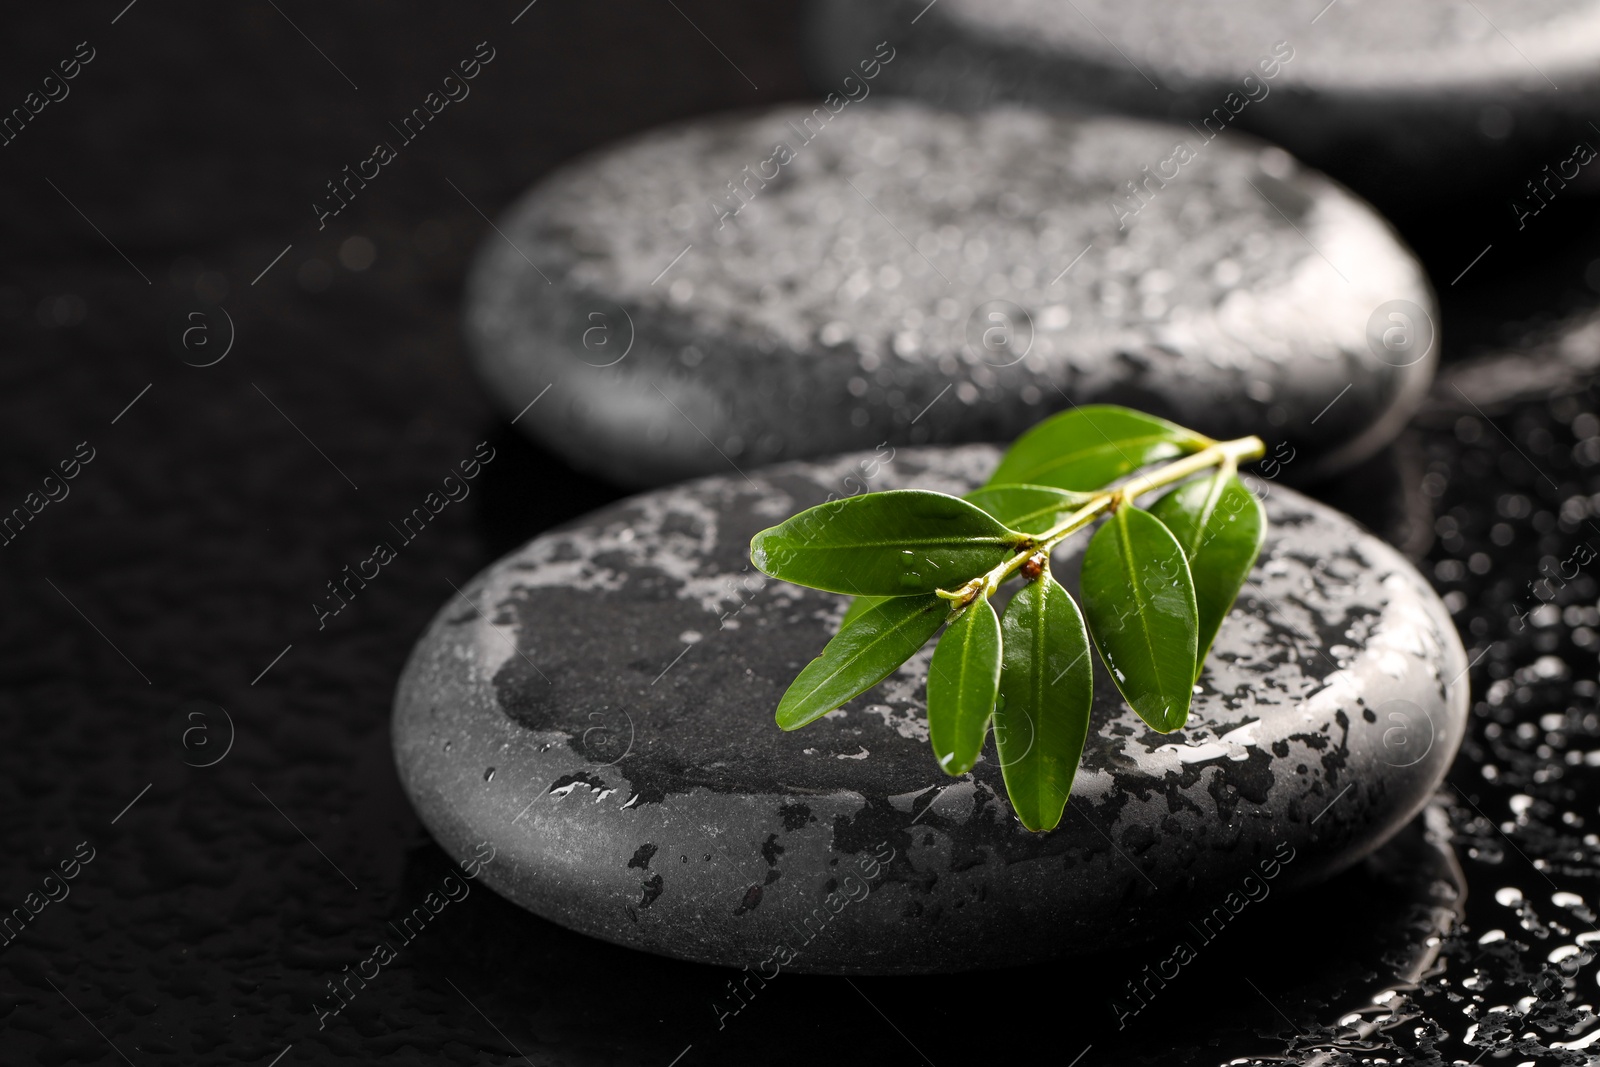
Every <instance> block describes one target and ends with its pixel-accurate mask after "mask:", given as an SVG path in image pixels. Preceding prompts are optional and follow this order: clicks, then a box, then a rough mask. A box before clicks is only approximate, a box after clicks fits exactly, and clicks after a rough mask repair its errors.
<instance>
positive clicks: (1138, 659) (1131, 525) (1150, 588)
mask: <svg viewBox="0 0 1600 1067" xmlns="http://www.w3.org/2000/svg"><path fill="white" fill-rule="evenodd" d="M1080 585H1081V587H1082V589H1083V607H1084V611H1085V613H1086V614H1087V615H1088V617H1089V632H1090V633H1092V634H1093V635H1094V643H1095V645H1096V646H1098V647H1099V649H1100V657H1101V658H1102V659H1103V660H1105V664H1106V667H1107V669H1108V670H1110V672H1111V677H1112V679H1113V680H1114V681H1115V682H1116V683H1117V688H1118V689H1120V690H1121V691H1122V696H1123V698H1124V699H1125V700H1127V702H1128V704H1129V706H1130V707H1132V708H1133V710H1134V711H1136V712H1138V713H1139V717H1140V718H1141V719H1143V720H1144V721H1145V722H1147V723H1149V724H1150V727H1151V728H1152V729H1154V730H1159V731H1160V732H1161V733H1170V732H1171V731H1173V730H1176V729H1178V728H1179V727H1181V726H1182V725H1183V724H1184V723H1185V722H1186V721H1187V720H1188V718H1189V699H1190V697H1191V696H1192V695H1193V686H1194V664H1195V648H1196V641H1197V635H1198V633H1199V629H1200V622H1199V615H1198V611H1197V608H1196V606H1195V596H1194V579H1193V578H1192V577H1191V576H1190V574H1189V561H1188V559H1187V558H1186V557H1185V556H1184V553H1183V546H1182V545H1180V544H1178V540H1177V538H1175V537H1174V536H1173V535H1172V531H1170V530H1168V529H1167V528H1166V526H1164V525H1162V523H1161V520H1159V519H1157V518H1156V517H1155V516H1154V515H1151V514H1150V513H1149V512H1148V511H1141V510H1140V509H1139V508H1136V507H1134V506H1133V505H1131V504H1125V505H1123V506H1122V507H1120V508H1118V509H1117V511H1116V513H1115V514H1113V515H1112V516H1111V517H1110V518H1109V519H1107V520H1106V521H1105V523H1104V524H1103V525H1102V526H1101V527H1100V529H1099V530H1097V531H1095V535H1094V537H1093V538H1091V539H1090V541H1089V548H1088V550H1087V551H1086V552H1084V554H1083V574H1082V578H1081V579H1080Z"/></svg>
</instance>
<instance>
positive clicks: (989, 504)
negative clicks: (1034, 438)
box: [962, 485, 1094, 534]
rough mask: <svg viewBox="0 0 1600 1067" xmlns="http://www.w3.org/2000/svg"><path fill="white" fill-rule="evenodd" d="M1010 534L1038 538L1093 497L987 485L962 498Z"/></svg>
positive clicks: (1043, 487)
mask: <svg viewBox="0 0 1600 1067" xmlns="http://www.w3.org/2000/svg"><path fill="white" fill-rule="evenodd" d="M962 499H963V500H967V501H970V502H971V503H974V504H976V505H978V506H979V507H980V508H982V509H983V510H984V511H987V512H988V513H989V514H991V515H993V516H994V517H995V518H997V519H999V520H1000V521H1001V522H1003V523H1005V524H1006V525H1007V526H1009V527H1011V528H1012V529H1013V530H1021V531H1022V532H1023V533H1031V534H1041V533H1044V532H1045V531H1046V530H1048V529H1050V527H1052V526H1054V525H1055V524H1056V523H1058V522H1060V521H1061V519H1062V517H1063V516H1064V515H1066V514H1067V513H1068V512H1072V511H1076V510H1077V509H1079V508H1081V507H1083V505H1085V504H1087V503H1088V502H1089V501H1091V500H1093V499H1094V494H1093V493H1070V492H1068V491H1067V490H1065V489H1052V488H1050V487H1049V486H1047V485H991V486H985V487H984V488H982V489H978V490H975V491H974V492H971V493H968V494H967V495H966V496H964V497H962Z"/></svg>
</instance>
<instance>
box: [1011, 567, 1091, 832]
mask: <svg viewBox="0 0 1600 1067" xmlns="http://www.w3.org/2000/svg"><path fill="white" fill-rule="evenodd" d="M1000 633H1001V639H1002V641H1003V643H1004V647H1005V654H1004V659H1003V663H1004V670H1002V671H1001V672H1000V699H999V702H998V703H997V704H996V705H995V711H994V739H995V748H996V749H997V751H998V752H999V754H1000V769H1001V773H1002V774H1003V775H1004V776H1005V781H1006V793H1007V794H1009V795H1010V797H1011V807H1012V808H1013V810H1015V811H1016V813H1017V818H1018V819H1019V820H1020V821H1021V822H1022V825H1023V826H1026V827H1027V828H1028V829H1030V830H1053V829H1055V827H1056V824H1057V823H1059V822H1060V821H1061V813H1062V811H1063V810H1064V809H1065V807H1066V804H1067V797H1068V795H1069V794H1071V792H1072V779H1073V776H1074V775H1075V774H1077V771H1078V759H1079V758H1080V757H1081V756H1082V755H1083V741H1084V738H1085V737H1087V736H1088V734H1089V709H1090V706H1091V705H1092V704H1093V702H1094V672H1093V669H1092V665H1091V663H1090V661H1089V637H1088V634H1086V633H1085V632H1084V628H1083V616H1082V615H1081V614H1079V612H1078V605H1077V604H1075V603H1073V601H1072V597H1070V596H1069V595H1067V591H1066V590H1065V589H1063V588H1061V586H1060V585H1058V584H1057V583H1056V580H1055V579H1054V578H1052V577H1051V576H1050V575H1049V573H1048V572H1047V573H1045V574H1044V575H1042V576H1041V577H1040V578H1039V579H1038V580H1037V581H1032V582H1029V583H1027V584H1026V585H1024V586H1023V587H1022V589H1021V590H1019V591H1018V592H1017V595H1016V596H1014V597H1012V598H1011V603H1010V605H1008V606H1007V607H1006V613H1005V616H1004V618H1002V619H1001V621H1000Z"/></svg>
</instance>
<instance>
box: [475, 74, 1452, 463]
mask: <svg viewBox="0 0 1600 1067" xmlns="http://www.w3.org/2000/svg"><path fill="white" fill-rule="evenodd" d="M894 62H898V60H895V61H894ZM892 66H893V63H890V64H887V65H884V66H883V68H882V69H883V70H888V69H890V68H891V67H892ZM880 76H881V75H880ZM834 99H835V101H840V100H843V98H842V97H836V98H834ZM838 106H839V112H838V114H837V115H832V114H831V113H830V110H829V107H828V106H826V105H825V106H822V107H821V108H820V110H817V111H813V110H811V109H808V108H803V107H793V106H791V107H785V108H779V109H776V110H770V111H763V112H759V113H753V114H742V115H736V116H731V117H720V118H713V119H704V120H697V121H695V122H692V123H688V124H684V125H680V126H676V127H670V128H667V129H663V130H659V131H655V132H652V133H648V134H646V135H644V136H642V137H639V138H636V139H634V140H632V141H629V142H626V143H623V144H621V145H618V146H615V147H612V148H609V149H607V150H605V151H602V152H600V153H598V154H596V155H593V156H590V157H588V158H586V159H583V160H580V161H578V162H576V163H573V164H571V165H569V166H567V167H565V168H564V169H562V170H560V171H558V172H557V173H555V174H554V175H552V176H550V177H549V178H547V179H545V180H544V181H543V182H541V183H540V184H539V185H538V186H536V187H535V188H534V189H533V190H532V191H531V192H530V193H529V194H528V195H527V196H526V197H525V198H524V199H523V200H522V201H521V202H520V203H518V204H517V205H516V206H515V207H513V208H512V209H511V210H510V212H509V213H508V215H507V216H506V217H505V218H504V219H502V220H501V222H500V229H501V230H502V231H504V234H503V237H502V236H501V235H499V234H491V235H490V236H489V237H487V238H486V239H485V242H484V244H483V248H482V251H481V252H480V254H479V257H478V260H477V263H476V266H475V268H474V270H473V272H472V276H471V280H470V282H469V286H468V300H467V310H466V329H467V334H468V339H469V341H470V344H471V348H472V350H473V354H474V358H475V362H476V364H477V367H478V369H479V371H480V373H481V375H482V376H483V378H484V379H485V380H486V382H487V383H488V385H489V387H490V392H491V393H492V395H493V396H494V398H495V400H496V401H497V402H498V403H499V405H500V406H501V408H502V410H503V411H504V412H505V413H506V414H507V415H508V416H516V415H518V413H520V412H522V411H523V410H524V409H526V408H527V405H528V404H529V402H530V401H532V400H534V399H535V398H536V397H542V399H540V400H539V403H538V406H537V407H534V408H531V409H527V414H526V415H524V416H522V417H521V418H518V419H517V425H518V426H519V427H520V428H522V429H524V430H526V431H527V432H528V433H530V434H532V435H534V436H535V437H537V438H538V439H539V440H541V441H543V442H544V443H545V444H547V445H548V446H549V447H551V448H552V449H554V450H556V451H558V452H560V453H562V454H563V455H565V456H566V457H567V458H568V459H569V460H570V461H571V462H572V463H574V464H576V465H579V466H581V467H584V468H587V469H590V470H594V471H597V472H599V473H601V474H603V475H605V476H606V477H609V478H611V479H613V480H616V481H619V482H623V483H627V484H633V485H651V484H660V483H663V482H668V481H674V480H678V479H681V478H684V477H689V476H694V475H700V474H708V473H718V472H727V471H729V470H730V467H729V463H730V461H731V462H732V463H735V464H737V465H738V466H739V467H741V468H748V467H752V466H757V465H761V464H765V463H768V462H773V461H777V460H783V459H795V458H805V457H810V456H816V455H830V454H836V453H839V452H842V451H846V450H850V449H856V448H864V449H870V448H874V447H876V446H877V445H879V444H880V443H884V442H887V443H888V444H890V445H900V444H905V443H907V442H910V443H930V442H931V443H962V442H968V441H998V440H1010V439H1012V438H1014V437H1016V436H1017V435H1018V434H1020V433H1021V432H1022V431H1023V430H1025V429H1027V428H1028V427H1029V426H1031V425H1033V424H1034V423H1035V422H1037V421H1038V420H1039V419H1040V418H1042V417H1044V416H1045V415H1047V414H1049V413H1050V412H1052V411H1056V410H1060V409H1064V408H1066V407H1069V406H1071V404H1075V403H1076V404H1082V403H1089V402H1093V401H1110V402H1116V403H1126V404H1130V405H1132V406H1135V407H1140V408H1143V409H1145V410H1149V411H1153V412H1156V413H1160V414H1165V415H1168V416H1170V417H1172V418H1174V419H1177V420H1178V421H1180V422H1182V423H1184V424H1185V425H1189V426H1193V427H1195V428H1197V429H1200V430H1203V431H1205V432H1207V433H1210V434H1212V435H1214V436H1218V437H1232V436H1238V435H1242V434H1246V433H1261V434H1262V435H1263V436H1265V437H1267V438H1268V439H1269V440H1270V441H1272V442H1273V443H1274V444H1276V443H1278V442H1279V441H1280V440H1287V441H1288V442H1289V447H1290V448H1292V449H1294V450H1295V454H1296V456H1297V459H1296V461H1295V463H1294V464H1292V465H1291V467H1290V469H1289V472H1288V474H1289V477H1291V478H1293V479H1298V480H1306V479H1309V478H1311V477H1314V476H1316V475H1318V474H1320V473H1325V472H1326V471H1329V470H1332V469H1335V468H1339V467H1344V466H1348V465H1349V464H1352V463H1354V462H1356V461H1359V460H1360V459H1361V458H1363V457H1364V456H1366V455H1370V454H1371V453H1372V452H1374V451H1375V450H1377V449H1378V448H1379V447H1381V446H1382V445H1383V444H1384V442H1385V441H1387V440H1388V439H1389V438H1390V437H1392V436H1393V435H1394V434H1395V433H1396V432H1397V431H1398V429H1399V427H1400V426H1401V425H1402V424H1403V423H1404V421H1405V418H1406V416H1407V415H1408V414H1409V412H1410V411H1411V409H1412V407H1413V406H1414V405H1415V404H1416V402H1417V401H1418V400H1419V399H1420V397H1421V396H1422V395H1423V393H1424V392H1425V390H1426V387H1427V383H1428V381H1429V379H1430V376H1431V373H1432V369H1433V365H1434V362H1435V353H1436V350H1437V347H1438V346H1437V343H1436V334H1435V331H1434V330H1433V328H1432V325H1431V323H1432V321H1433V318H1434V316H1433V300H1432V297H1431V295H1430V292H1429V289H1428V287H1427V283H1426V282H1425V280H1424V278H1423V275H1422V272H1421V270H1420V268H1419V267H1418V265H1417V264H1416V262H1415V261H1414V259H1413V258H1412V257H1411V255H1410V254H1409V252H1407V251H1406V249H1404V248H1403V247H1402V246H1401V245H1400V244H1399V242H1398V241H1397V239H1396V238H1395V237H1394V235H1393V234H1392V232H1391V231H1390V230H1389V228H1388V226H1387V225H1386V224H1385V223H1384V222H1383V220H1381V219H1380V218H1379V217H1378V216H1377V215H1375V214H1374V213H1373V212H1372V211H1371V209H1370V208H1368V207H1367V206H1366V205H1364V204H1362V203H1361V202H1360V201H1357V200H1355V199H1354V198H1352V197H1351V196H1350V195H1349V194H1348V193H1346V192H1344V191H1343V190H1342V189H1340V188H1339V187H1337V186H1336V185H1334V184H1333V183H1331V182H1329V181H1328V180H1326V179H1325V178H1323V177H1321V176H1320V175H1318V174H1316V173H1314V172H1312V171H1308V170H1304V169H1302V168H1300V167H1299V166H1298V165H1297V164H1295V163H1294V161H1293V160H1291V159H1290V158H1289V157H1288V156H1286V155H1285V154H1284V153H1283V152H1282V151H1281V150H1277V149H1268V148H1264V147H1263V146H1262V145H1261V144H1259V143H1258V142H1254V141H1250V140H1246V139H1242V138H1222V139H1219V140H1217V141H1216V142H1214V143H1212V144H1209V145H1207V146H1205V147H1204V148H1203V149H1201V150H1199V151H1198V152H1196V153H1195V155H1194V158H1192V159H1189V160H1188V161H1187V162H1181V161H1177V160H1176V159H1175V157H1174V151H1175V145H1176V144H1177V143H1178V142H1179V141H1180V140H1182V139H1183V137H1184V136H1186V135H1188V130H1187V128H1180V127H1171V126H1166V125H1155V124H1150V123H1145V122H1137V121H1133V120H1122V119H1118V120H1092V121H1091V120H1073V119H1067V118H1051V117H1047V116H1045V115H1043V114H1040V113H1038V112H1033V111H1028V110H1020V109H1004V110H1000V111H996V112H993V113H988V114H985V115H983V116H981V117H971V116H962V115H958V114H954V113H949V112H942V111H937V110H932V109H929V108H927V107H925V106H923V105H920V104H912V103H905V102H902V103H900V104H896V105H894V106H887V105H885V106H882V107H879V106H877V100H876V99H869V100H867V101H866V102H863V103H844V104H842V105H838ZM819 116H821V117H819ZM807 137H809V138H810V140H809V141H807V140H805V138H807ZM780 145H781V146H782V149H781V150H780V148H779V146H780ZM786 153H788V154H786ZM791 156H792V158H791ZM785 160H787V161H786V162H785ZM1163 167H1165V170H1164V171H1163V170H1162V168H1163ZM1160 173H1166V174H1167V175H1168V176H1169V177H1170V179H1171V180H1170V181H1165V182H1163V181H1162V179H1161V178H1160V176H1159V174H1160ZM1147 175H1148V176H1147ZM1128 182H1139V183H1142V184H1141V185H1140V189H1141V190H1142V195H1143V197H1144V198H1143V199H1140V197H1139V196H1136V195H1135V194H1134V193H1133V192H1131V191H1130V190H1129V189H1128V187H1127V185H1126V183H1128ZM1397 312H1398V313H1400V314H1401V315H1402V319H1396V318H1393V317H1392V315H1394V314H1395V313H1397ZM1407 331H1410V332H1409V333H1408V332H1407ZM1408 339H1411V341H1409V342H1408ZM1386 343H1387V344H1389V345H1390V346H1391V347H1388V348H1386V347H1385V344H1386ZM1408 343H1410V344H1411V347H1409V348H1408V347H1406V345H1407V344H1408ZM1393 346H1398V347H1397V348H1393ZM1391 348H1393V350H1391ZM547 387H548V389H549V393H548V395H543V394H544V390H545V389H546V388H547ZM1069 398H1070V399H1069ZM1336 400H1337V402H1336V403H1335V401H1336ZM1330 405H1331V406H1330ZM1283 454H1285V455H1287V454H1288V451H1287V450H1286V451H1285V452H1284V453H1283Z"/></svg>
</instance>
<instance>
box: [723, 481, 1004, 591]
mask: <svg viewBox="0 0 1600 1067" xmlns="http://www.w3.org/2000/svg"><path fill="white" fill-rule="evenodd" d="M1027 540H1028V536H1027V535H1026V534H1024V533H1021V532H1019V531H1016V530H1012V529H1008V528H1007V527H1006V526H1005V525H1004V524H1003V523H1001V522H1000V521H999V520H997V519H995V518H994V517H993V516H992V515H990V514H989V513H988V512H986V511H984V510H983V509H982V508H980V507H978V506H976V505H974V504H969V503H967V502H966V501H965V500H962V499H960V498H959V497H953V496H947V495H946V494H944V493H929V492H924V491H922V490H917V489H896V490H891V491H889V492H886V493H867V494H865V495H863V496H851V497H845V498H843V499H842V500H832V501H829V502H828V503H826V504H819V505H817V506H816V507H814V508H808V509H806V510H805V511H802V512H801V513H800V514H798V515H796V516H794V517H793V518H791V519H789V520H788V521H786V522H784V523H781V524H780V525H778V526H774V527H772V528H771V529H767V530H762V531H761V532H760V533H758V534H756V535H755V537H753V538H752V539H751V541H750V559H751V562H753V563H754V564H755V565H756V567H757V568H759V569H760V570H761V571H762V572H763V573H766V574H769V575H771V576H772V577H774V578H782V579H783V580H784V581H786V582H794V583H795V584H796V585H806V586H810V587H812V588H813V589H826V590H827V591H829V592H831V593H848V594H850V595H852V596H890V597H903V596H912V595H915V594H918V593H931V592H933V591H934V590H935V589H950V588H954V587H956V586H959V585H961V584H962V583H963V582H965V581H967V580H968V579H970V578H975V577H977V576H978V575H980V574H983V573H984V572H985V571H987V570H989V569H990V568H992V567H994V566H995V565H996V564H998V563H1000V562H1001V561H1003V560H1005V559H1007V558H1008V557H1010V556H1011V555H1012V553H1013V550H1014V549H1015V548H1016V547H1017V546H1018V545H1020V544H1023V543H1025V542H1026V541H1027Z"/></svg>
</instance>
